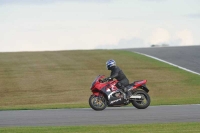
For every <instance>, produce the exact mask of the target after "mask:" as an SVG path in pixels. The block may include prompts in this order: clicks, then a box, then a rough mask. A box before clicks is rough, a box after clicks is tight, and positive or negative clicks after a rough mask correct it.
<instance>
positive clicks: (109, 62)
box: [106, 59, 116, 70]
mask: <svg viewBox="0 0 200 133" xmlns="http://www.w3.org/2000/svg"><path fill="white" fill-rule="evenodd" d="M113 66H116V62H115V61H114V60H113V59H110V60H108V61H107V62H106V67H107V69H108V70H110V69H111V67H113Z"/></svg>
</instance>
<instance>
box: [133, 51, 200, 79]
mask: <svg viewBox="0 0 200 133" xmlns="http://www.w3.org/2000/svg"><path fill="white" fill-rule="evenodd" d="M135 53H138V54H141V55H144V56H147V57H150V58H153V59H156V60H158V61H161V62H164V63H167V64H169V65H172V66H175V67H178V68H180V69H183V70H185V71H188V72H191V73H194V74H197V75H200V73H197V72H195V71H192V70H189V69H187V68H184V67H181V66H178V65H175V64H173V63H170V62H167V61H164V60H162V59H159V58H157V57H154V56H151V55H147V54H143V53H140V52H135Z"/></svg>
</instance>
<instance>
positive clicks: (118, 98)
mask: <svg viewBox="0 0 200 133" xmlns="http://www.w3.org/2000/svg"><path fill="white" fill-rule="evenodd" d="M101 92H102V93H103V94H105V95H106V98H107V100H108V106H113V105H122V104H124V98H123V93H122V92H121V91H120V90H119V89H117V90H112V89H111V88H108V87H107V86H105V87H104V88H102V89H101Z"/></svg>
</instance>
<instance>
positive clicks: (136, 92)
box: [89, 75, 151, 111]
mask: <svg viewBox="0 0 200 133" xmlns="http://www.w3.org/2000/svg"><path fill="white" fill-rule="evenodd" d="M104 78H105V76H104V75H99V76H97V77H96V78H95V80H94V81H93V83H92V85H91V88H90V89H91V91H92V95H91V96H90V98H89V105H90V107H91V108H92V109H94V110H96V111H101V110H104V109H105V108H106V107H107V106H108V107H121V106H126V105H128V104H130V103H132V105H133V106H134V107H136V108H137V109H145V108H147V107H148V106H149V105H150V102H151V100H150V96H149V94H148V92H149V89H148V88H147V86H146V82H147V80H139V81H135V82H133V83H131V84H129V85H128V86H126V88H127V91H130V92H131V94H132V95H131V96H130V98H126V94H125V93H124V92H123V91H122V90H121V89H118V88H117V87H116V84H117V82H118V81H117V80H110V81H109V80H108V81H106V82H103V79H104Z"/></svg>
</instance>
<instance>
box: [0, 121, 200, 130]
mask: <svg viewBox="0 0 200 133" xmlns="http://www.w3.org/2000/svg"><path fill="white" fill-rule="evenodd" d="M0 132H1V133H122V132H123V133H131V132H134V133H199V132H200V123H195V122H194V123H168V124H136V125H106V126H67V127H12V128H0Z"/></svg>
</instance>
